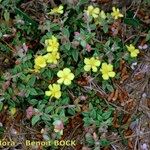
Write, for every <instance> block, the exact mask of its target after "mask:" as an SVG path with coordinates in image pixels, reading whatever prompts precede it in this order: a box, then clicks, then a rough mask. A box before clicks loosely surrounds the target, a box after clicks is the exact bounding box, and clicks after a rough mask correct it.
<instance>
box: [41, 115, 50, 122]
mask: <svg viewBox="0 0 150 150" xmlns="http://www.w3.org/2000/svg"><path fill="white" fill-rule="evenodd" d="M41 119H42V120H44V121H50V120H51V117H50V115H48V114H43V115H42V116H41Z"/></svg>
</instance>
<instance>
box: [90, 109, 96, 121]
mask: <svg viewBox="0 0 150 150" xmlns="http://www.w3.org/2000/svg"><path fill="white" fill-rule="evenodd" d="M90 117H92V118H93V119H96V110H95V109H93V110H92V111H91V112H90Z"/></svg>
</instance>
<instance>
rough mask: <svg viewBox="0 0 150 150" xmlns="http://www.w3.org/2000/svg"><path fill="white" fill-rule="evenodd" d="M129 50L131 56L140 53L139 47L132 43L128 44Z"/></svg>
mask: <svg viewBox="0 0 150 150" xmlns="http://www.w3.org/2000/svg"><path fill="white" fill-rule="evenodd" d="M126 47H127V49H128V51H129V52H130V56H131V57H137V55H138V54H139V53H140V51H139V49H136V48H135V47H134V46H133V45H132V44H130V45H129V46H127V45H126Z"/></svg>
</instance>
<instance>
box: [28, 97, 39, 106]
mask: <svg viewBox="0 0 150 150" xmlns="http://www.w3.org/2000/svg"><path fill="white" fill-rule="evenodd" d="M28 102H29V103H30V104H31V105H33V106H34V105H36V104H37V103H38V100H37V99H31V100H29V101H28Z"/></svg>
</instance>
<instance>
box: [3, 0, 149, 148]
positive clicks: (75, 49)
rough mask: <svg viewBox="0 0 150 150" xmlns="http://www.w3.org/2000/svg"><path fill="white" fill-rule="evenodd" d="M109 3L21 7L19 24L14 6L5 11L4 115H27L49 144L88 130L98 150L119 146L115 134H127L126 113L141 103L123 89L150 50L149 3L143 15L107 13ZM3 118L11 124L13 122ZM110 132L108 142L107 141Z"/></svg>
mask: <svg viewBox="0 0 150 150" xmlns="http://www.w3.org/2000/svg"><path fill="white" fill-rule="evenodd" d="M8 3H9V2H8ZM15 3H17V2H15ZM15 3H14V5H15ZM20 3H21V1H20ZM24 3H25V2H24ZM103 3H107V2H106V1H105V2H102V1H96V0H95V1H94V0H92V1H86V0H65V1H63V0H62V1H58V0H51V1H42V3H41V2H37V3H36V2H35V3H30V4H31V5H33V4H34V5H38V6H35V7H33V8H36V9H39V6H42V7H41V8H40V10H39V11H38V12H37V14H36V13H35V10H34V9H33V8H30V5H29V6H28V7H27V8H26V9H25V10H26V12H27V14H26V12H24V8H23V7H21V9H19V8H18V7H15V9H13V10H11V11H10V14H11V15H12V16H14V17H13V18H15V20H13V19H12V18H11V19H10V18H9V17H10V16H11V15H10V14H9V8H11V7H10V6H4V7H1V9H2V13H1V18H3V20H2V23H1V24H0V29H1V30H0V37H1V42H0V45H1V46H0V47H1V49H2V50H1V52H0V53H1V55H0V70H2V73H1V71H0V73H1V74H0V111H3V110H4V112H3V113H2V115H1V114H0V118H1V116H3V114H5V112H6V111H7V110H8V111H9V113H8V114H9V115H10V116H11V117H10V118H11V119H12V120H15V119H17V118H15V117H16V116H18V115H17V114H19V113H20V110H21V114H22V113H23V111H24V110H25V113H26V115H22V116H25V119H24V120H27V121H31V125H32V127H34V128H35V130H36V129H37V130H39V129H40V131H42V132H37V133H40V134H41V137H42V138H43V140H51V139H52V140H55V139H56V140H58V141H59V140H60V139H64V140H65V138H66V137H67V136H68V135H72V138H74V137H73V136H74V135H75V134H74V133H77V134H79V133H80V132H81V131H80V132H79V129H85V130H84V131H85V132H86V135H85V139H86V141H83V143H84V144H86V143H88V144H87V145H89V147H90V149H105V147H107V148H108V149H111V147H110V146H112V145H111V142H109V140H111V138H109V137H108V139H107V135H109V134H107V132H109V131H111V129H113V132H117V131H119V130H120V126H121V125H123V126H124V124H123V122H125V121H124V120H125V119H122V116H123V115H124V114H125V113H126V112H130V110H128V106H130V104H129V101H132V100H131V99H133V98H130V97H129V96H130V94H128V93H126V92H127V91H125V89H127V88H126V87H125V88H124V87H123V86H124V84H126V82H125V81H128V80H127V79H129V77H130V72H131V71H132V70H134V69H135V67H136V66H137V65H138V58H139V57H140V56H144V54H145V53H146V52H147V48H148V47H149V44H148V41H149V39H150V31H149V29H148V28H147V26H146V25H145V24H146V23H147V21H145V20H142V21H140V19H139V16H140V15H141V13H140V12H141V11H140V7H141V6H140V7H139V8H138V9H136V10H138V11H137V12H136V13H135V12H134V10H135V9H131V11H130V10H127V11H125V9H124V10H123V9H121V8H120V7H119V8H118V7H117V5H116V6H115V7H114V6H112V7H108V8H106V7H105V6H106V5H105V4H103ZM108 3H109V2H108ZM141 3H142V2H141ZM1 4H2V5H4V4H5V2H4V1H1ZM5 5H6V4H5ZM11 5H12V4H11ZM24 6H25V7H26V6H27V5H24ZM118 6H120V5H118ZM131 7H132V5H131ZM4 8H5V9H4ZM109 8H110V9H109ZM129 9H130V8H129ZM14 10H15V11H14ZM29 10H30V11H33V13H30V11H29ZM28 11H29V12H28ZM142 11H143V10H142ZM14 13H16V14H14ZM35 14H36V15H35ZM142 14H144V13H142ZM145 18H147V16H146V17H145ZM12 22H13V23H12ZM142 22H144V23H145V24H144V31H142V28H143V26H142V25H141V23H142ZM8 24H9V26H8ZM6 25H7V28H6V27H5V26H6ZM4 27H5V28H4ZM124 28H125V29H124ZM147 31H148V33H146V32H147ZM140 33H142V36H139V37H136V38H135V39H134V37H135V36H136V35H140ZM128 34H129V35H128ZM132 34H134V36H132ZM128 43H129V44H128ZM130 43H131V44H130ZM137 47H139V49H138V48H137ZM140 52H141V55H139V53H140ZM3 55H4V56H3ZM147 56H148V55H147ZM3 57H4V58H3ZM146 58H147V57H146ZM146 60H147V59H146ZM1 64H2V65H1ZM131 64H132V65H131ZM130 66H131V67H130ZM1 68H2V69H1ZM133 77H134V76H133ZM138 78H140V77H138ZM131 91H132V90H131ZM125 95H129V96H125ZM133 95H134V94H133ZM128 98H130V99H129V100H128ZM133 104H134V103H133ZM131 105H132V104H131ZM116 106H117V109H116ZM118 108H119V109H118ZM122 110H123V111H122ZM6 114H7V113H6ZM10 118H8V120H9V119H10ZM120 118H121V120H119V119H120ZM1 120H2V121H1V122H2V124H6V123H5V122H4V123H3V120H5V118H4V119H1ZM6 120H7V119H6ZM130 120H134V118H131V119H130ZM1 122H0V136H1V131H3V130H1V128H3V126H2V125H1ZM28 124H29V122H28ZM31 125H30V124H29V126H30V127H31ZM127 125H128V124H125V126H127ZM80 127H81V128H80ZM115 128H117V130H116V129H115ZM3 129H4V130H5V129H8V127H6V128H3ZM71 130H73V131H71ZM74 131H75V132H74ZM122 131H123V128H121V132H122ZM70 133H71V134H70ZM103 133H106V134H105V138H106V139H104V138H101V139H99V137H101V135H103ZM122 133H124V132H122ZM115 135H117V136H120V133H118V132H117V133H115ZM121 137H122V136H121ZM8 138H9V137H8ZM32 138H35V136H32ZM79 138H80V137H79ZM119 139H120V137H119ZM82 140H83V139H82ZM82 140H81V141H82ZM78 141H80V139H79V140H78ZM130 142H131V141H130ZM83 143H82V144H83ZM82 144H80V145H82ZM58 146H60V145H58ZM77 147H78V145H77ZM77 147H74V148H75V149H76V148H77ZM79 147H80V146H79ZM44 148H45V147H44ZM46 148H47V147H46ZM48 148H49V147H48ZM55 148H56V146H54V148H53V146H52V145H51V147H50V149H55ZM68 149H69V148H68ZM70 149H71V148H70ZM79 149H84V147H83V148H81V147H80V148H79ZM86 149H88V147H86Z"/></svg>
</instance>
